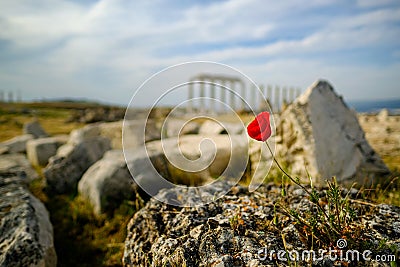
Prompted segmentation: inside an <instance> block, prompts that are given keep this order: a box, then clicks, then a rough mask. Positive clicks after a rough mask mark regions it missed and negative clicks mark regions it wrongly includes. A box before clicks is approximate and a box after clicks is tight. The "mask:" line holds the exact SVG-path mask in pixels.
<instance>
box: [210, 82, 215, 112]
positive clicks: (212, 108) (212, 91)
mask: <svg viewBox="0 0 400 267" xmlns="http://www.w3.org/2000/svg"><path fill="white" fill-rule="evenodd" d="M209 88H210V98H211V99H210V111H211V113H212V114H215V112H216V110H215V85H214V80H212V79H211V80H210V84H209Z"/></svg>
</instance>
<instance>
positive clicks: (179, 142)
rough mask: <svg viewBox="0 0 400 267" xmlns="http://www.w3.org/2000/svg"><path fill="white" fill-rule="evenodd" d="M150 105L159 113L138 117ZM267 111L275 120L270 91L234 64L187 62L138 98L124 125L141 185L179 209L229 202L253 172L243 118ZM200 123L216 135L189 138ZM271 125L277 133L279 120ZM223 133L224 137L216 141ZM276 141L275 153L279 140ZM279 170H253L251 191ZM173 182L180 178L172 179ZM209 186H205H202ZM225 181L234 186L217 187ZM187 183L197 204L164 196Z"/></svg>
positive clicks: (154, 79)
mask: <svg viewBox="0 0 400 267" xmlns="http://www.w3.org/2000/svg"><path fill="white" fill-rule="evenodd" d="M143 103H150V104H151V108H150V109H148V111H147V112H146V114H145V116H144V118H143V117H141V118H138V116H137V115H138V114H137V112H138V107H141V106H143ZM165 106H168V107H170V110H169V113H168V115H167V116H166V117H165V119H163V121H159V120H157V118H154V114H156V113H157V112H160V111H162V110H163V108H164V107H165ZM244 111H245V112H244ZM261 111H268V112H270V113H271V114H272V111H271V108H270V106H269V104H268V102H267V100H266V97H265V95H264V94H263V92H262V90H260V88H259V87H258V86H257V85H256V84H255V83H254V82H253V81H252V80H251V79H250V78H249V77H248V76H246V75H245V74H244V73H243V72H241V71H239V70H237V69H235V68H233V67H230V66H228V65H224V64H219V63H215V62H187V63H183V64H179V65H174V66H171V67H168V68H166V69H164V70H162V71H160V72H158V73H156V74H154V75H153V76H151V77H150V78H149V79H147V80H146V81H145V82H144V83H143V84H142V85H141V86H140V87H139V88H138V89H137V90H136V91H135V92H134V94H133V96H132V99H131V101H130V103H129V106H128V108H127V111H126V114H125V118H124V124H123V151H124V156H125V159H126V162H127V166H128V169H129V171H130V173H131V175H132V177H133V179H134V180H135V183H136V184H137V185H138V186H140V187H141V189H143V190H144V191H145V192H146V193H147V194H149V195H150V196H152V197H155V198H156V199H157V200H159V201H162V202H165V203H168V204H171V205H175V206H182V207H186V206H197V205H203V204H207V203H210V202H212V201H214V200H216V199H218V198H220V197H222V196H224V195H225V194H226V193H228V192H229V191H230V189H231V188H232V187H233V186H235V185H236V184H237V183H238V182H239V181H240V179H241V177H242V176H243V174H244V173H245V172H246V168H248V161H249V142H251V141H250V140H249V138H248V136H247V134H246V125H245V122H244V121H243V116H242V114H244V113H246V114H248V115H249V116H250V117H252V118H254V116H256V115H257V114H258V113H259V112H261ZM195 122H201V123H202V125H203V126H204V122H207V125H209V128H208V129H203V128H202V132H201V133H200V134H197V135H190V136H187V135H183V134H182V133H183V132H184V131H185V130H186V129H187V128H188V127H189V128H190V125H191V124H192V125H193V123H195ZM159 124H161V125H159ZM203 126H201V127H203ZM271 126H272V127H271V128H272V129H273V132H274V131H275V123H274V119H273V117H272V118H271ZM174 129H175V131H174ZM176 129H177V130H176ZM203 130H204V131H203ZM213 131H214V132H213ZM221 132H223V133H224V134H215V133H221ZM212 133H214V134H212ZM157 134H158V136H157ZM150 140H154V141H151V142H150ZM268 142H269V144H270V146H271V147H272V149H274V147H275V141H274V138H271V139H269V140H268ZM261 146H262V147H261V154H260V155H259V161H260V160H261V155H262V154H263V153H266V151H267V149H266V147H265V144H262V145H261ZM254 160H255V159H254V156H252V162H253V167H254V166H256V165H258V164H254V163H255V162H254ZM271 164H272V161H271V162H270V164H269V166H266V165H265V164H264V165H263V166H262V168H255V171H254V170H253V173H252V175H253V176H252V179H251V182H250V186H249V190H250V191H254V190H256V189H257V188H258V187H259V186H260V185H261V184H262V182H263V178H264V177H265V175H266V174H267V173H268V171H269V168H270V167H271ZM221 166H222V167H221ZM261 172H262V173H263V174H261V175H260V173H261ZM171 175H172V176H174V177H172V178H178V179H171V177H169V176H171ZM179 178H181V179H179ZM185 179H186V180H185ZM202 179H203V180H204V182H201V183H195V182H194V181H197V180H202ZM174 180H181V181H182V180H185V181H186V183H175V182H174ZM222 180H226V181H229V183H224V184H229V185H230V186H225V187H223V188H218V187H216V183H217V182H218V181H222ZM191 182H193V184H194V185H193V184H191ZM181 184H185V185H189V187H188V188H186V187H185V190H186V191H187V195H190V196H191V197H190V198H188V197H187V196H176V195H174V194H170V195H168V194H163V196H162V197H159V196H157V193H158V192H159V191H160V190H161V189H164V188H178V187H182V185H181ZM210 192H212V196H210ZM193 196H195V197H193Z"/></svg>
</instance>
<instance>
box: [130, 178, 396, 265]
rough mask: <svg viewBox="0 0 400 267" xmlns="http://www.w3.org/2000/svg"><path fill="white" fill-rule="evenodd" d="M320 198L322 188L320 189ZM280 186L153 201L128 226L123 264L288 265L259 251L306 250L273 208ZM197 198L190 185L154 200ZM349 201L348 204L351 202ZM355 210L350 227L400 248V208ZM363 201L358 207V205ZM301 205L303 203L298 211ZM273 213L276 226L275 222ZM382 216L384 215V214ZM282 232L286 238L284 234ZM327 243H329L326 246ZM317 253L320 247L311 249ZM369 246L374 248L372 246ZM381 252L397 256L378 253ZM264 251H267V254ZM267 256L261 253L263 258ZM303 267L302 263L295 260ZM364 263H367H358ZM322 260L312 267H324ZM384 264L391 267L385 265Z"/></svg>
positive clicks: (292, 199)
mask: <svg viewBox="0 0 400 267" xmlns="http://www.w3.org/2000/svg"><path fill="white" fill-rule="evenodd" d="M226 186H230V187H231V186H232V185H227V184H224V183H220V182H217V183H215V184H214V186H213V187H210V188H209V189H208V190H209V194H208V195H205V196H204V197H205V198H209V199H213V197H214V195H215V193H216V192H218V191H222V190H224V189H222V188H224V187H226ZM296 189H297V187H294V186H289V188H287V192H288V197H287V199H286V202H284V203H287V205H288V206H287V208H288V210H290V209H294V210H297V211H298V212H299V213H300V216H302V215H303V212H304V214H305V213H307V212H310V210H311V209H310V205H311V202H310V201H309V200H308V199H307V198H304V197H303V196H302V195H298V196H293V195H292V191H293V190H296ZM319 194H320V195H321V196H322V195H323V194H325V191H322V190H321V191H319ZM280 195H281V188H280V187H278V186H274V185H273V186H272V187H271V186H266V185H263V186H261V187H260V188H259V190H257V191H256V192H254V193H250V192H248V191H247V188H245V187H241V186H235V187H233V189H232V190H231V191H230V192H229V193H228V194H227V195H225V196H223V197H222V198H220V199H218V200H215V201H213V202H211V203H210V204H207V205H204V206H196V207H184V208H182V207H174V206H171V205H167V204H165V203H164V202H159V201H157V200H155V199H154V198H153V199H151V200H150V201H149V202H148V203H147V204H146V206H145V207H144V208H142V209H141V210H140V211H138V212H137V213H136V214H135V215H134V216H133V218H132V219H131V221H130V222H129V224H128V227H127V238H126V241H125V251H124V256H123V264H124V266H187V267H191V266H229V267H230V266H232V267H233V266H286V265H285V264H286V263H285V262H283V261H282V262H279V261H277V259H276V257H275V258H269V257H267V256H265V255H263V253H264V251H265V249H266V250H267V251H268V252H271V251H273V250H274V251H276V252H277V251H287V250H293V249H296V250H297V251H300V252H302V251H305V250H309V249H310V247H308V244H307V240H304V239H303V237H302V236H301V235H300V234H299V232H298V228H297V227H296V223H295V221H294V220H293V219H292V218H291V217H288V216H287V213H286V212H285V211H283V210H281V209H279V208H276V207H275V203H276V202H279V201H280V198H281V197H280ZM171 197H175V198H176V199H179V198H196V197H197V196H196V193H195V191H193V190H190V188H188V187H180V188H174V189H168V190H162V191H160V193H159V195H158V196H157V198H158V199H160V200H162V201H165V199H163V198H171ZM350 203H352V202H350ZM351 205H353V206H352V207H353V208H354V209H355V210H356V211H357V212H359V213H360V214H359V216H358V218H357V221H356V222H354V227H364V226H363V225H364V224H366V225H367V224H368V225H370V227H369V228H363V229H368V230H365V231H363V233H362V236H361V238H362V239H363V240H364V241H365V242H367V241H368V242H371V243H372V244H375V243H376V245H377V246H379V245H378V244H380V242H387V243H388V244H392V245H393V246H394V247H396V246H397V251H399V250H400V249H399V248H400V235H398V234H396V232H395V231H396V229H397V228H396V227H397V226H396V225H397V224H396V225H395V222H396V221H398V220H399V216H400V215H399V214H400V212H399V211H400V208H399V207H395V206H389V205H379V206H378V208H377V209H372V211H371V212H370V213H367V214H364V213H363V214H361V212H360V211H363V210H369V206H363V205H361V204H351ZM359 205H361V206H359ZM299 207H304V209H300V208H299ZM275 216H276V218H277V221H278V224H274V223H273V220H274V217H275ZM385 216H386V217H385ZM283 235H284V236H285V241H283V237H282V236H283ZM328 246H329V245H328ZM313 249H315V251H318V249H319V248H318V247H313ZM371 249H372V248H371ZM374 252H375V253H380V252H382V253H383V254H386V255H387V254H396V252H395V251H394V252H390V251H386V250H384V251H378V250H376V251H375V250H374ZM267 254H268V253H267ZM264 256H265V257H264ZM297 263H298V264H299V266H306V265H308V263H306V262H305V261H298V262H297ZM361 263H362V264H363V266H370V265H368V264H369V262H365V261H364V262H361ZM324 264H326V262H325V261H321V262H320V263H316V264H315V265H313V266H326V265H324ZM383 266H390V263H388V262H387V263H385V264H384V265H383Z"/></svg>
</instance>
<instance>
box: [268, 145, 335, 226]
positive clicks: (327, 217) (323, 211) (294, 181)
mask: <svg viewBox="0 0 400 267" xmlns="http://www.w3.org/2000/svg"><path fill="white" fill-rule="evenodd" d="M265 144H267V147H268V150H269V152H270V153H271V156H272V158H273V159H274V161H275V163H276V165H277V166H278V168H279V169H280V170H281V171H282V172H283V173H284V174H285V175H286V176H287V177H288V178H289V179H290V180H291V181H292V182H293V183H295V184H296V185H298V186H300V187H301V188H302V189H303V190H304V191H305V192H306V193H307V194H308V195H309V196H311V193H310V191H308V190H307V188H305V187H304V186H303V185H302V184H300V183H299V182H297V181H296V180H295V179H294V178H293V177H292V176H291V175H290V174H288V173H287V172H286V171H285V170H284V169H283V168H282V166H281V165H280V164H279V162H278V160H277V159H276V158H275V156H274V153H272V149H271V147H270V146H269V144H268V142H267V141H265ZM314 204H315V205H317V207H318V209H319V210H320V211H321V212H322V213H323V214H324V216H325V218H326V220H327V222H328V224H329V226H330V227H331V229H332V230H334V231H335V233H337V234H339V232H338V231H337V230H336V228H335V227H333V226H332V225H331V224H330V223H329V216H328V214H326V212H325V210H324V209H323V208H322V207H321V205H319V203H314Z"/></svg>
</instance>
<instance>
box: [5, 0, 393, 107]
mask: <svg viewBox="0 0 400 267" xmlns="http://www.w3.org/2000/svg"><path fill="white" fill-rule="evenodd" d="M38 2H39V3H40V4H38V3H37V2H35V3H34V2H31V1H27V0H22V1H13V2H11V1H9V2H5V1H2V2H0V27H1V28H2V30H1V31H0V45H2V43H1V40H4V41H5V42H6V48H5V49H3V50H2V51H0V57H1V58H2V57H4V58H6V59H7V60H6V61H3V62H0V73H1V72H2V75H1V76H0V83H2V84H4V85H6V86H10V87H15V88H17V87H18V88H29V90H30V94H31V95H32V96H33V95H34V94H37V95H41V94H42V95H54V96H56V95H57V94H61V92H62V94H71V95H85V94H87V95H88V97H92V96H93V95H94V96H95V97H99V98H107V97H109V98H110V100H112V101H114V102H121V101H122V100H125V99H126V98H127V97H129V95H127V94H129V91H130V90H131V88H132V87H135V86H139V85H140V84H141V82H143V81H144V80H145V79H146V78H147V77H148V76H149V75H151V74H153V73H154V72H155V71H158V70H160V69H162V68H163V67H167V66H169V65H172V64H177V63H180V62H184V61H191V60H213V61H220V62H225V63H230V64H233V65H235V66H236V67H237V68H239V69H242V68H243V70H244V71H246V74H248V75H250V76H253V75H254V76H255V77H257V78H261V77H263V76H268V77H272V80H273V81H276V83H286V84H294V85H300V86H302V87H305V86H307V85H308V84H309V83H311V82H312V81H313V80H315V79H316V78H318V77H321V76H323V77H326V78H329V79H331V80H332V82H333V83H338V84H339V85H340V87H341V88H345V87H346V83H347V84H348V85H351V86H356V81H357V79H360V80H362V81H363V82H362V83H365V86H366V88H368V85H367V84H366V82H364V80H366V81H368V82H369V84H376V83H380V84H385V86H386V87H387V88H388V89H387V90H386V91H385V90H384V91H385V92H386V93H387V95H388V96H389V95H390V94H395V95H396V94H397V95H398V93H396V92H397V91H393V86H394V84H399V83H400V81H399V78H397V76H396V75H393V73H394V70H398V65H396V64H392V63H388V65H387V66H383V67H382V66H380V65H379V66H378V65H377V64H376V63H375V62H374V61H372V60H369V61H367V62H361V63H360V62H351V64H349V63H346V62H345V63H341V64H339V63H337V64H336V65H332V64H329V63H328V60H327V59H328V58H329V57H330V56H331V54H335V55H340V53H341V51H348V50H349V49H370V48H375V49H377V48H380V47H386V46H392V47H399V46H400V40H399V38H398V36H400V28H399V26H398V24H399V23H400V7H398V6H396V5H394V6H393V7H390V8H387V5H386V4H385V6H386V7H384V8H378V7H374V8H373V9H371V8H368V9H365V10H364V9H361V11H360V10H359V11H357V12H353V13H348V12H346V13H341V12H337V11H330V10H331V9H330V8H331V7H334V8H339V7H340V5H350V4H349V2H348V1H339V4H337V3H338V2H337V1H333V0H331V1H325V0H313V1H309V2H308V3H307V5H304V3H300V2H299V1H297V0H290V1H267V2H266V1H257V0H251V1H247V0H231V1H224V2H215V3H211V4H207V5H206V4H201V3H198V4H196V5H190V6H181V7H180V6H179V5H178V4H177V3H175V2H168V1H161V0H159V1H156V2H154V1H152V2H150V1H132V2H131V1H123V0H101V1H98V2H96V3H92V4H81V3H75V2H69V1H57V2H54V1H50V0H42V1H38ZM370 4H371V2H370V3H367V2H365V1H364V2H362V3H361V2H358V5H360V6H362V7H366V6H370ZM177 5H178V7H177ZM354 8H356V7H354ZM332 10H334V9H332ZM185 49H188V50H185ZM398 50H399V49H397V50H396V51H398ZM396 51H394V52H390V51H388V52H387V53H389V55H388V57H389V58H391V59H392V61H396V60H397V62H398V60H399V57H398V55H397V54H398V52H396ZM5 53H9V54H5ZM382 53H385V51H382ZM19 55H26V57H25V56H23V57H22V56H19ZM396 55H397V56H396ZM13 57H15V59H13ZM308 58H310V59H309V60H308ZM267 60H268V61H267ZM380 64H382V63H380ZM278 70H279V71H278ZM349 73H353V74H354V75H350V74H349ZM363 76H365V77H366V78H365V79H364V78H362V77H363ZM21 77H23V78H22V79H21ZM374 79H376V81H375V80H374ZM54 88H57V89H56V90H58V91H54V90H55V89H54ZM68 88H70V89H68ZM71 88H72V89H71ZM107 88H113V91H115V90H119V91H120V92H122V95H118V94H111V93H109V92H107ZM349 88H350V86H349ZM100 89H101V90H102V93H99V92H98V90H100ZM26 90H27V89H26ZM68 90H70V91H68ZM94 92H97V93H96V94H94ZM355 92H356V91H355V90H353V91H351V90H349V91H346V92H345V94H347V95H348V96H350V97H356V93H355ZM372 92H373V91H371V94H370V96H371V97H373V94H372Z"/></svg>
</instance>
